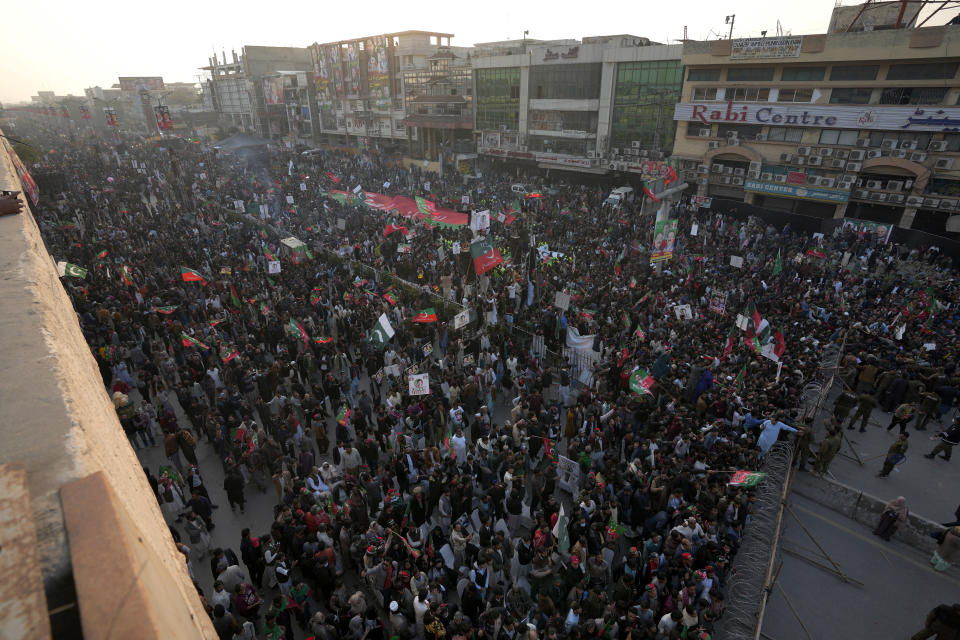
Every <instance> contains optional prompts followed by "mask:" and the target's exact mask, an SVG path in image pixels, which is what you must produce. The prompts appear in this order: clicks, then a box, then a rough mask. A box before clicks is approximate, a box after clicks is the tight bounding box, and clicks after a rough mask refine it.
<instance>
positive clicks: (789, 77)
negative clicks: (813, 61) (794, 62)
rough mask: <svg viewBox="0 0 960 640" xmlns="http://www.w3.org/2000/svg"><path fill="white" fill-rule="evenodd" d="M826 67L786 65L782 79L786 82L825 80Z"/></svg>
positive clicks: (781, 75)
mask: <svg viewBox="0 0 960 640" xmlns="http://www.w3.org/2000/svg"><path fill="white" fill-rule="evenodd" d="M826 72H827V68H826V67H784V68H783V71H782V72H781V74H780V79H781V80H783V81H784V82H816V81H818V80H823V76H824V75H825V74H826Z"/></svg>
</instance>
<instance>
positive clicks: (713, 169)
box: [710, 162, 723, 173]
mask: <svg viewBox="0 0 960 640" xmlns="http://www.w3.org/2000/svg"><path fill="white" fill-rule="evenodd" d="M710 173H723V165H722V164H720V163H719V162H714V163H713V164H712V165H710Z"/></svg>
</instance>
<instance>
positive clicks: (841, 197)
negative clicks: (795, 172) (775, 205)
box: [743, 180, 850, 202]
mask: <svg viewBox="0 0 960 640" xmlns="http://www.w3.org/2000/svg"><path fill="white" fill-rule="evenodd" d="M743 190H744V191H752V192H754V193H767V194H770V195H773V196H783V197H785V198H801V199H804V200H819V201H821V202H846V201H847V200H849V199H850V193H849V192H847V191H833V190H831V189H813V188H810V187H801V186H799V185H792V184H780V183H772V182H760V181H758V180H746V181H744V183H743Z"/></svg>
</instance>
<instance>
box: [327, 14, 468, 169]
mask: <svg viewBox="0 0 960 640" xmlns="http://www.w3.org/2000/svg"><path fill="white" fill-rule="evenodd" d="M452 37H453V35H452V34H449V33H437V32H432V31H402V32H399V33H388V34H382V35H376V36H370V37H367V38H358V39H354V40H341V41H337V42H327V43H323V44H319V43H315V44H314V45H312V46H311V47H310V50H311V53H312V55H313V70H314V77H315V80H316V95H317V105H318V109H319V119H318V135H317V136H316V137H317V141H318V142H323V143H328V144H348V145H353V144H356V143H357V142H359V143H360V145H377V146H381V147H392V148H399V147H403V148H404V149H405V150H406V151H408V152H410V153H413V154H423V155H426V156H428V157H432V158H436V157H437V155H438V153H439V150H440V149H441V148H442V145H443V144H445V143H452V142H453V141H454V140H455V139H456V138H455V135H451V134H449V133H446V134H445V133H444V132H447V131H456V130H457V129H459V128H460V127H461V126H462V122H463V120H464V119H467V120H469V119H470V118H471V117H472V116H471V115H470V111H469V107H470V95H469V88H470V83H469V82H465V81H464V77H463V76H464V75H465V74H466V75H467V76H469V72H468V71H464V69H465V68H466V67H465V64H468V63H469V58H468V57H467V51H468V50H467V49H463V48H460V47H451V46H450V39H451V38H452ZM408 85H409V90H408V89H407V87H408ZM444 92H446V93H444Z"/></svg>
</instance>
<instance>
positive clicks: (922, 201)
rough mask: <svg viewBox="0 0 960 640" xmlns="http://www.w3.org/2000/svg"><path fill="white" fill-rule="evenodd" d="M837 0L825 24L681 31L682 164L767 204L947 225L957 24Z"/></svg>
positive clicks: (959, 174) (953, 209)
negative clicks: (714, 37) (783, 33)
mask: <svg viewBox="0 0 960 640" xmlns="http://www.w3.org/2000/svg"><path fill="white" fill-rule="evenodd" d="M893 4H897V5H899V3H893ZM841 9H843V11H842V12H841V15H835V16H834V19H833V20H832V21H831V24H832V25H834V26H833V28H834V31H833V32H831V33H827V34H817V35H804V36H787V37H771V38H745V39H735V40H732V41H731V40H718V41H712V42H686V43H685V44H684V48H683V65H684V69H685V73H686V77H685V81H684V84H683V100H682V101H681V102H679V103H678V104H677V105H676V107H675V110H674V119H675V120H676V121H677V141H676V144H675V146H674V157H675V158H679V159H682V161H681V162H680V165H681V168H682V169H684V170H685V171H683V177H684V178H685V179H686V180H687V181H688V182H690V183H691V184H692V185H695V187H696V191H697V193H698V194H700V195H709V196H713V197H716V198H729V199H733V200H740V201H743V202H746V203H751V204H755V205H758V206H762V207H765V208H768V209H776V210H783V211H790V212H796V213H801V214H805V215H811V216H819V217H835V218H841V217H844V216H846V217H851V218H859V219H866V220H872V221H876V222H883V223H888V224H890V223H894V224H898V225H900V226H902V227H906V228H915V229H922V230H925V231H930V232H933V233H943V232H945V231H948V230H949V231H952V230H953V229H952V228H950V227H948V224H947V221H948V219H949V218H950V217H951V215H952V214H955V213H957V212H960V158H958V157H957V154H958V153H960V133H957V131H958V128H960V108H958V107H957V106H956V105H957V104H958V100H960V81H958V79H957V71H958V66H960V48H958V46H957V45H958V44H960V27H958V26H943V27H930V28H913V27H911V26H909V25H910V24H911V22H910V21H909V20H908V21H905V22H902V23H901V24H900V26H899V27H898V28H894V27H896V23H895V22H893V20H895V19H897V13H898V12H887V13H886V14H884V13H883V12H880V13H873V14H872V18H871V20H872V21H873V22H872V24H867V25H863V24H860V23H858V22H854V20H855V18H856V13H855V12H851V11H850V10H849V9H850V8H849V7H843V8H841ZM851 15H852V16H853V17H851ZM884 15H886V16H887V17H888V18H889V20H888V22H890V24H887V23H882V22H881V23H877V22H876V20H877V19H878V18H883V16H884ZM851 23H852V24H853V27H850V25H851ZM848 27H849V28H850V30H849V31H847V28H848Z"/></svg>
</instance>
